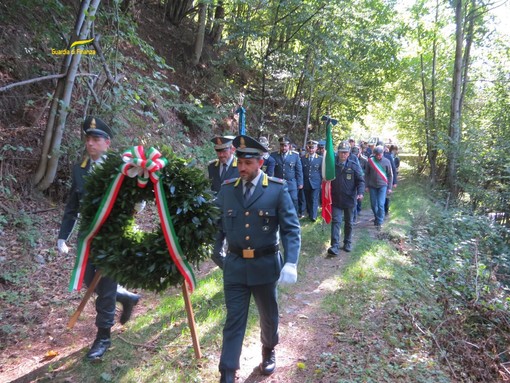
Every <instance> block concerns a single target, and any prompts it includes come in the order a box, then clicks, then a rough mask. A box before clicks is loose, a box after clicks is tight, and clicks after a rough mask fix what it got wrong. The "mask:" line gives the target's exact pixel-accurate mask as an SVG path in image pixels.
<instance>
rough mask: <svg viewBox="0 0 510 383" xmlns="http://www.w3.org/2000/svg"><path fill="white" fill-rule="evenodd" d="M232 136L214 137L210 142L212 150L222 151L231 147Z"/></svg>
mask: <svg viewBox="0 0 510 383" xmlns="http://www.w3.org/2000/svg"><path fill="white" fill-rule="evenodd" d="M233 139H234V137H233V136H216V137H214V138H213V139H212V140H211V142H212V143H213V144H214V150H216V151H222V150H225V149H229V148H230V147H232V140H233Z"/></svg>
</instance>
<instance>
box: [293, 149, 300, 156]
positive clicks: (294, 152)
mask: <svg viewBox="0 0 510 383" xmlns="http://www.w3.org/2000/svg"><path fill="white" fill-rule="evenodd" d="M291 153H293V154H297V155H298V156H299V153H298V152H296V151H295V150H292V151H291Z"/></svg>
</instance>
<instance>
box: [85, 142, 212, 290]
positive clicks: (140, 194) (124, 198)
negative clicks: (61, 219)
mask: <svg viewBox="0 0 510 383" xmlns="http://www.w3.org/2000/svg"><path fill="white" fill-rule="evenodd" d="M160 152H161V154H162V156H163V157H165V158H166V159H168V162H169V163H168V165H166V166H165V167H164V168H163V169H162V170H161V171H160V172H161V177H160V180H159V182H162V183H163V186H164V189H165V196H166V199H167V205H168V210H169V213H170V215H171V218H172V222H173V225H174V229H175V232H176V234H177V237H178V238H179V244H180V246H181V249H182V251H183V255H184V257H185V258H186V260H187V261H188V263H189V264H190V265H193V266H195V267H198V266H199V264H200V262H202V261H204V260H206V259H207V258H209V257H210V254H211V250H212V243H213V241H214V238H215V235H216V233H217V230H218V229H217V224H216V222H217V220H218V217H219V211H218V208H217V207H216V206H215V205H214V204H213V202H212V201H213V199H214V195H213V194H212V192H211V191H210V184H209V181H208V180H207V179H206V178H205V176H204V174H203V173H202V171H201V170H200V169H198V168H196V167H192V166H189V165H188V164H187V163H186V161H185V160H184V159H182V158H179V157H177V156H176V155H175V154H174V153H173V152H172V151H171V149H169V148H168V147H164V148H162V150H160ZM122 163H123V162H122V158H121V153H120V152H117V151H111V152H109V153H108V157H107V159H106V161H105V162H104V163H103V164H102V166H100V167H98V168H97V169H95V171H94V172H93V173H91V175H89V176H87V177H86V182H85V197H84V198H83V200H82V202H81V204H80V214H81V222H80V233H84V232H85V231H87V229H88V228H89V227H90V225H91V223H92V221H93V219H94V216H95V214H96V212H97V210H98V208H99V205H100V203H101V200H102V198H103V195H104V194H105V192H106V190H107V188H108V186H109V185H110V183H111V182H112V180H113V179H115V176H116V175H117V174H118V172H119V168H120V166H121V164H122ZM153 200H154V191H153V184H152V182H151V181H150V180H149V183H148V184H147V186H146V188H144V189H142V188H139V187H138V186H137V184H136V178H129V177H125V178H124V182H123V183H122V187H121V188H120V190H119V193H118V195H117V200H116V201H115V205H114V206H113V208H112V210H111V212H110V215H109V217H108V218H107V220H106V221H105V223H104V224H103V226H102V227H101V229H100V230H99V232H98V233H97V235H96V236H95V237H94V240H93V241H92V245H91V251H90V257H91V260H92V261H93V263H94V264H95V265H96V267H97V268H98V269H100V270H101V272H102V273H103V275H107V276H109V277H111V278H113V279H115V280H116V281H117V282H118V283H120V284H121V285H123V286H125V287H128V288H143V289H145V290H150V291H156V292H161V291H163V290H165V289H167V288H168V287H169V286H176V285H178V284H182V283H183V281H184V278H183V277H182V275H181V274H180V272H179V270H178V269H177V267H176V265H175V264H174V262H173V260H172V259H171V257H170V254H169V253H168V249H167V245H166V242H165V238H164V236H163V233H162V231H161V228H160V226H159V225H158V229H157V230H154V231H152V232H142V231H140V230H138V229H137V228H136V225H135V219H134V215H133V213H134V210H135V204H136V203H137V202H141V201H147V202H150V201H153Z"/></svg>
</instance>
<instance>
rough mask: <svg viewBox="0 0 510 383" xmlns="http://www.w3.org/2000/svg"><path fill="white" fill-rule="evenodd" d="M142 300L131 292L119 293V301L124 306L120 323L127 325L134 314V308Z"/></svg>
mask: <svg viewBox="0 0 510 383" xmlns="http://www.w3.org/2000/svg"><path fill="white" fill-rule="evenodd" d="M139 300H140V295H138V294H133V293H130V292H125V293H117V301H118V302H120V303H121V304H122V314H121V315H120V323H121V324H124V323H126V322H127V321H128V320H129V319H130V318H131V314H132V313H133V307H135V306H136V304H137V303H138V301H139Z"/></svg>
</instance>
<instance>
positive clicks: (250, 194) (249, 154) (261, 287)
mask: <svg viewBox="0 0 510 383" xmlns="http://www.w3.org/2000/svg"><path fill="white" fill-rule="evenodd" d="M233 144H234V146H235V147H236V156H237V158H238V163H237V166H238V170H239V176H240V177H239V178H233V179H230V180H227V181H225V182H224V183H223V185H222V186H221V189H220V192H219V193H218V198H217V204H218V206H219V208H220V210H221V212H222V218H221V221H222V225H221V230H222V232H224V233H225V235H226V237H227V242H228V252H227V256H226V258H225V263H224V268H223V286H224V290H225V304H226V307H227V318H226V321H225V326H224V328H223V346H222V351H221V358H220V363H219V369H220V372H221V380H220V382H224V383H234V381H235V372H236V370H238V369H239V358H240V356H241V349H242V345H243V339H244V334H245V331H246V323H247V320H248V311H249V306H250V299H251V296H253V298H254V300H255V303H256V305H257V308H258V311H259V316H260V330H261V334H260V340H261V342H262V363H260V365H259V369H260V372H261V373H262V374H264V375H271V374H272V373H273V371H274V369H275V367H276V357H275V351H274V348H275V346H276V345H277V344H278V318H279V317H278V302H277V292H276V288H277V285H278V283H279V282H280V283H295V282H296V280H297V271H296V266H297V262H298V258H299V250H300V246H301V233H300V226H299V220H298V217H297V213H296V210H295V209H294V207H293V202H292V199H291V198H290V195H289V192H288V189H287V183H286V182H285V181H284V180H281V179H277V178H273V177H268V176H267V175H266V174H265V173H264V172H263V171H262V170H261V167H262V164H263V162H264V160H263V159H262V155H263V153H264V152H265V151H266V148H265V147H264V146H262V145H261V144H260V143H259V142H258V141H256V140H255V139H253V138H251V137H249V136H244V135H241V136H238V137H236V138H235V139H234V142H233ZM280 240H281V244H282V246H283V254H281V253H280V249H279V247H280V246H279V245H280Z"/></svg>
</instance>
